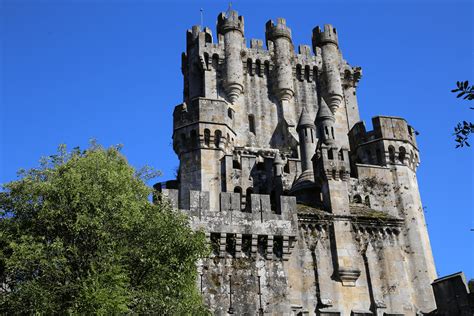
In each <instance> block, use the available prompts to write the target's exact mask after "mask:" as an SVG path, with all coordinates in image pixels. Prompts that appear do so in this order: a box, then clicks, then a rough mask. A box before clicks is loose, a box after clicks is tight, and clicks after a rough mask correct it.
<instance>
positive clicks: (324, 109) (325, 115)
mask: <svg viewBox="0 0 474 316" xmlns="http://www.w3.org/2000/svg"><path fill="white" fill-rule="evenodd" d="M316 120H317V121H325V120H331V121H333V122H334V116H333V114H332V112H331V110H330V109H329V107H328V105H327V104H326V101H324V99H323V98H321V102H320V104H319V110H318V115H317V116H316Z"/></svg>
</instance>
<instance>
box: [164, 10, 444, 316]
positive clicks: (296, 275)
mask: <svg viewBox="0 0 474 316" xmlns="http://www.w3.org/2000/svg"><path fill="white" fill-rule="evenodd" d="M263 44H264V43H263V41H262V40H258V39H252V40H250V47H247V45H246V39H245V37H244V18H243V17H242V16H239V15H238V13H237V12H236V11H234V10H231V9H229V10H228V11H227V12H226V13H221V14H220V15H219V16H218V20H217V34H216V37H214V36H213V34H212V32H211V30H210V29H209V28H204V29H201V28H200V27H199V26H193V27H192V29H191V30H188V31H187V38H186V52H185V53H183V55H182V72H183V75H184V90H183V99H184V101H183V103H182V104H179V105H177V106H176V108H175V110H174V113H173V122H174V132H173V148H174V150H175V152H176V154H177V155H178V157H179V160H180V165H179V171H178V179H177V180H174V181H168V182H167V183H161V184H157V185H156V186H155V187H156V188H157V190H158V191H160V192H161V197H165V198H166V199H167V200H168V201H169V202H170V203H171V204H172V205H173V206H174V207H175V208H179V209H181V210H183V212H185V213H186V214H188V215H189V217H190V220H191V225H192V227H193V228H194V229H202V230H204V231H205V232H206V236H207V239H208V242H209V244H210V247H211V249H212V254H211V256H210V257H209V258H207V259H205V260H202V261H200V262H199V263H198V272H199V279H198V280H197V286H198V288H199V289H200V291H201V292H202V294H203V297H204V300H205V303H206V305H207V306H209V308H210V309H211V311H212V312H213V313H214V314H218V315H225V314H236V315H256V314H259V315H263V314H273V315H416V314H418V313H421V312H429V311H432V310H433V309H435V308H436V306H435V302H434V297H433V292H432V288H431V283H432V282H433V280H434V279H435V278H436V271H435V266H434V262H433V257H432V253H431V248H430V242H429V238H428V233H427V229H426V224H425V219H424V214H423V207H422V204H421V200H420V195H419V190H418V183H417V177H416V169H417V166H418V164H419V162H420V159H419V152H418V147H417V143H416V139H415V131H414V129H413V127H411V126H410V125H408V123H407V122H406V121H405V120H404V119H402V118H398V117H388V116H377V117H374V118H373V119H372V123H373V130H372V131H368V130H366V127H365V126H364V123H363V122H361V121H360V117H359V110H358V103H357V95H356V90H357V84H358V82H359V80H360V78H361V75H362V73H361V68H360V67H352V66H350V65H349V64H348V63H347V62H346V61H345V60H344V58H343V56H342V53H341V51H340V47H339V41H338V32H337V30H336V28H335V27H333V26H331V25H324V27H323V28H320V27H316V28H315V29H314V30H313V34H312V47H309V46H306V45H300V46H299V47H298V53H296V52H295V49H294V46H293V42H292V35H291V29H290V28H289V27H288V26H287V24H286V21H285V19H281V18H279V19H277V20H276V22H273V21H268V22H267V24H266V31H265V44H266V45H265V47H264V45H263Z"/></svg>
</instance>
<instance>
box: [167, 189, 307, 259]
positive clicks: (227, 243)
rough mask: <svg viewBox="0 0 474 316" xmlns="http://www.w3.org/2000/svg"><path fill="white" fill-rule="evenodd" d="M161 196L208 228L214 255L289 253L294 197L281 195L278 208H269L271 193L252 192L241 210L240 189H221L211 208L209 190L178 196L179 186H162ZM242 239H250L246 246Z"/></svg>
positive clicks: (294, 232)
mask: <svg viewBox="0 0 474 316" xmlns="http://www.w3.org/2000/svg"><path fill="white" fill-rule="evenodd" d="M161 198H162V199H166V200H167V201H168V202H169V203H170V205H171V206H172V207H173V208H175V209H180V210H181V211H183V212H184V213H185V214H187V215H188V216H189V218H190V220H191V226H192V227H193V229H204V230H205V231H206V232H208V233H206V236H207V239H208V242H209V243H210V244H211V248H212V250H213V253H212V255H211V256H213V257H223V258H227V257H229V258H241V257H251V256H257V255H259V256H263V257H264V258H266V259H280V260H288V259H289V257H290V254H291V249H292V248H293V247H294V241H295V240H296V236H297V227H298V224H297V221H298V220H297V215H296V199H295V197H292V196H281V197H280V203H279V208H278V210H277V209H272V203H271V199H270V196H269V195H264V194H252V196H251V199H250V203H249V207H248V208H245V209H243V210H242V209H241V196H240V194H239V193H231V192H221V193H220V207H219V209H217V210H213V209H211V208H210V204H209V192H201V191H192V190H191V191H189V194H188V195H185V198H184V200H180V199H179V191H178V190H174V189H161ZM242 239H243V240H244V241H246V240H247V239H248V240H249V244H248V245H247V247H246V246H245V245H244V247H242V246H243V245H242ZM250 241H252V247H250ZM244 244H247V243H246V242H244ZM257 249H259V251H258V252H257Z"/></svg>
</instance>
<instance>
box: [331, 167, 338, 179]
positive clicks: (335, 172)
mask: <svg viewBox="0 0 474 316" xmlns="http://www.w3.org/2000/svg"><path fill="white" fill-rule="evenodd" d="M336 178H337V171H336V169H333V170H332V179H333V180H336Z"/></svg>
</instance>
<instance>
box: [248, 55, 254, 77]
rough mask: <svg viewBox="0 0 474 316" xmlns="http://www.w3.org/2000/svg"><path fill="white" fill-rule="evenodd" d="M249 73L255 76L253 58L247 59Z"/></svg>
mask: <svg viewBox="0 0 474 316" xmlns="http://www.w3.org/2000/svg"><path fill="white" fill-rule="evenodd" d="M247 73H248V74H249V75H251V76H253V71H252V59H250V58H249V59H247Z"/></svg>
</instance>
